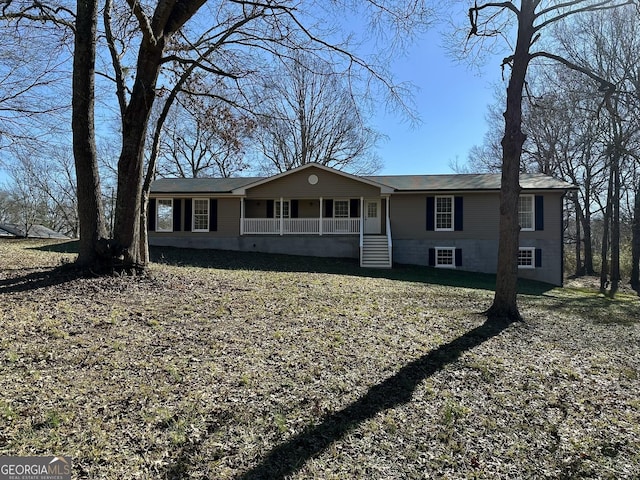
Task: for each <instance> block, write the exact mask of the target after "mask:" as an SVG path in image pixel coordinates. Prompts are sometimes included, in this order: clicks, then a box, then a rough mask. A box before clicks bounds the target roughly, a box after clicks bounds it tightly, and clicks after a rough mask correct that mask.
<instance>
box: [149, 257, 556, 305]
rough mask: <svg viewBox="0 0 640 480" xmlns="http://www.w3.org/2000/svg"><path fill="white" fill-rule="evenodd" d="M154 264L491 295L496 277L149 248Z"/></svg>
mask: <svg viewBox="0 0 640 480" xmlns="http://www.w3.org/2000/svg"><path fill="white" fill-rule="evenodd" d="M150 256H151V260H152V261H153V262H157V263H165V264H169V265H178V266H180V265H184V266H194V267H202V268H218V269H222V270H260V271H278V272H313V273H329V274H338V275H350V276H357V277H368V278H387V279H390V280H400V281H406V282H418V283H428V284H435V285H444V286H450V287H466V288H474V289H481V290H488V291H494V290H495V285H496V277H495V275H490V274H484V273H476V272H464V271H460V270H452V269H442V268H433V267H423V266H418V265H402V264H394V266H393V268H392V269H376V268H361V267H360V265H359V264H358V260H357V259H353V258H327V257H303V256H297V255H282V254H272V253H259V252H237V251H228V250H200V249H188V248H175V247H151V249H150ZM553 288H555V287H554V286H553V285H550V284H548V283H542V282H535V281H529V280H519V281H518V291H519V293H522V294H527V295H543V294H544V293H545V292H548V291H549V290H552V289H553Z"/></svg>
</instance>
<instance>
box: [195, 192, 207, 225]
mask: <svg viewBox="0 0 640 480" xmlns="http://www.w3.org/2000/svg"><path fill="white" fill-rule="evenodd" d="M193 231H194V232H208V231H209V199H208V198H194V199H193Z"/></svg>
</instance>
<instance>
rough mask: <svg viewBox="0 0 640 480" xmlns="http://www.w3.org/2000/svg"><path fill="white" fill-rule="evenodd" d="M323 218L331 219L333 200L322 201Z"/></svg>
mask: <svg viewBox="0 0 640 480" xmlns="http://www.w3.org/2000/svg"><path fill="white" fill-rule="evenodd" d="M324 216H325V218H333V200H332V199H330V198H329V199H327V200H325V201H324Z"/></svg>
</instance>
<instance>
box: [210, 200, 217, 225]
mask: <svg viewBox="0 0 640 480" xmlns="http://www.w3.org/2000/svg"><path fill="white" fill-rule="evenodd" d="M209 231H210V232H217V231H218V199H217V198H210V199H209Z"/></svg>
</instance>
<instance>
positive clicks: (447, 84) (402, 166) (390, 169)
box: [372, 29, 502, 175]
mask: <svg viewBox="0 0 640 480" xmlns="http://www.w3.org/2000/svg"><path fill="white" fill-rule="evenodd" d="M441 43H442V40H441V37H440V35H439V33H438V32H437V31H436V30H435V29H434V30H432V31H430V32H429V33H428V34H427V35H425V36H424V37H423V38H422V39H421V40H420V41H418V42H417V44H416V45H415V46H414V47H413V48H411V49H410V50H409V52H408V54H407V56H406V58H401V59H399V60H398V61H397V62H395V64H394V65H393V66H392V72H393V74H394V75H395V79H396V81H409V82H411V83H413V84H414V85H416V86H417V87H418V88H419V91H418V92H416V96H415V106H416V109H417V110H418V112H419V115H420V117H421V120H422V122H421V124H420V125H418V126H417V127H411V125H409V124H408V123H406V122H403V121H402V119H401V118H399V117H398V116H394V115H384V114H381V115H378V116H377V117H375V118H374V121H373V125H372V126H373V127H374V128H376V129H377V130H378V131H380V132H381V133H383V134H385V135H387V136H388V137H389V139H388V141H386V142H383V143H381V145H380V148H379V149H378V151H379V155H380V157H381V159H382V161H383V164H384V167H383V170H382V171H381V172H380V173H381V174H385V175H394V174H397V175H402V174H436V173H451V169H450V168H449V162H450V161H453V160H455V159H456V157H458V162H459V163H466V160H467V155H468V153H469V149H470V148H471V147H472V146H473V145H478V144H481V143H482V141H483V137H484V134H485V132H486V129H487V127H486V121H485V115H486V113H487V108H488V106H489V105H490V104H493V103H495V100H494V92H495V90H496V85H497V84H498V83H499V82H500V81H501V69H500V62H501V60H502V59H501V58H489V59H488V60H487V62H486V64H484V65H482V66H480V68H470V66H469V64H465V63H459V62H456V61H455V60H453V59H452V57H450V56H449V55H448V54H447V52H446V51H445V49H444V48H443V47H442V46H441Z"/></svg>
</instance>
